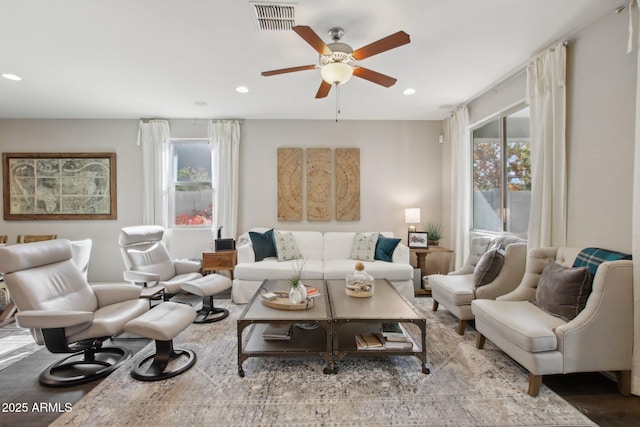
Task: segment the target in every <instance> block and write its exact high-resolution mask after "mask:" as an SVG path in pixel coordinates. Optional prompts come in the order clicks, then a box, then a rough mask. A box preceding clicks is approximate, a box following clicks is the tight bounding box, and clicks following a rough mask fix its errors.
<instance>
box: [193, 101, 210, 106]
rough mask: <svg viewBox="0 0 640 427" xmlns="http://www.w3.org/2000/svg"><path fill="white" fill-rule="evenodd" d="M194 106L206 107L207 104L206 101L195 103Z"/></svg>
mask: <svg viewBox="0 0 640 427" xmlns="http://www.w3.org/2000/svg"><path fill="white" fill-rule="evenodd" d="M194 105H197V106H198V107H206V106H207V105H209V104H207V102H206V101H195V102H194Z"/></svg>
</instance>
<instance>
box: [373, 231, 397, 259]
mask: <svg viewBox="0 0 640 427" xmlns="http://www.w3.org/2000/svg"><path fill="white" fill-rule="evenodd" d="M399 243H400V239H395V238H390V237H384V236H383V235H382V234H381V235H379V236H378V242H377V243H376V252H375V255H374V259H377V260H380V261H387V262H392V259H393V251H395V250H396V247H397V246H398V244H399Z"/></svg>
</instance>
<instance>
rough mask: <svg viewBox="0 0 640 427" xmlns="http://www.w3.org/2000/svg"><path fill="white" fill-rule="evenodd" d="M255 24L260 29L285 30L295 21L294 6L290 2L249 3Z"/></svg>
mask: <svg viewBox="0 0 640 427" xmlns="http://www.w3.org/2000/svg"><path fill="white" fill-rule="evenodd" d="M251 7H252V9H253V16H254V18H255V20H256V26H257V28H258V30H260V31H287V30H290V29H291V28H292V27H293V26H294V25H296V23H295V6H294V4H292V3H287V4H282V3H264V2H261V3H253V2H252V3H251Z"/></svg>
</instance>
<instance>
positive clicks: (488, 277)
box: [473, 247, 504, 287]
mask: <svg viewBox="0 0 640 427" xmlns="http://www.w3.org/2000/svg"><path fill="white" fill-rule="evenodd" d="M503 264H504V253H503V252H502V250H501V249H500V248H499V247H497V248H496V247H494V248H492V249H489V250H488V251H487V252H485V254H484V255H482V257H480V260H479V261H478V263H477V264H476V268H475V269H474V270H473V281H474V284H475V286H476V287H478V286H484V285H486V284H487V283H491V282H493V280H494V279H495V278H496V277H498V274H500V270H501V269H502V265H503Z"/></svg>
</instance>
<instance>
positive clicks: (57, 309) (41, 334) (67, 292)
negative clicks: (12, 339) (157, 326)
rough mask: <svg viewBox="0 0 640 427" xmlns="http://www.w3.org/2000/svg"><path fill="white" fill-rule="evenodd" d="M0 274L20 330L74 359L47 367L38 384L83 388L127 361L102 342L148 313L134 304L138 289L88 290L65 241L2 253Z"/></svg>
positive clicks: (116, 349)
mask: <svg viewBox="0 0 640 427" xmlns="http://www.w3.org/2000/svg"><path fill="white" fill-rule="evenodd" d="M0 271H1V272H3V273H4V280H5V284H6V286H7V287H8V289H9V290H10V292H11V297H12V299H13V301H14V302H15V304H16V306H17V307H18V309H19V312H18V313H17V314H16V323H17V324H18V326H20V327H23V328H29V329H32V331H34V334H33V335H34V339H35V340H36V342H37V343H38V344H44V345H46V346H47V348H48V349H49V351H51V352H52V353H72V355H71V356H68V357H67V358H65V359H62V360H61V361H58V362H56V363H54V364H52V365H50V366H49V367H47V368H46V369H45V371H44V372H42V374H41V375H40V383H41V384H43V385H46V386H52V387H60V386H71V385H77V384H84V383H86V382H89V381H93V380H95V379H97V378H101V377H104V376H106V375H108V374H109V373H111V372H112V371H114V370H115V369H116V368H118V367H119V366H120V365H121V364H122V363H124V362H125V361H126V360H127V359H128V358H129V357H131V352H130V351H129V350H127V349H124V348H120V347H102V342H103V341H104V340H106V339H107V338H110V337H111V336H113V335H116V334H119V333H120V332H122V331H123V327H124V325H125V324H126V323H127V322H128V321H130V320H131V319H134V318H136V317H138V316H140V315H141V314H143V313H145V312H146V311H147V310H148V309H149V305H148V303H147V302H146V301H144V300H141V299H139V298H138V297H139V295H140V287H138V286H132V285H127V284H122V285H102V286H90V285H89V284H88V283H87V280H86V279H85V277H84V276H83V273H82V272H81V271H80V270H79V269H78V267H77V266H76V264H75V262H74V261H73V260H72V248H71V242H69V240H66V239H57V240H49V241H42V242H36V243H27V244H23V245H11V246H4V247H0ZM77 366H81V367H80V368H78V369H76V368H75V367H77Z"/></svg>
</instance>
